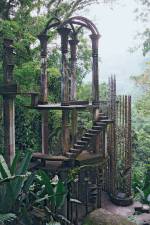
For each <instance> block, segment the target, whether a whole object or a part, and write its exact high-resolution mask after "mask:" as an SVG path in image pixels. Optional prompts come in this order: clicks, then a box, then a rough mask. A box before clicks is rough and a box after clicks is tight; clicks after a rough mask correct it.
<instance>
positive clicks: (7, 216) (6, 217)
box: [0, 213, 16, 224]
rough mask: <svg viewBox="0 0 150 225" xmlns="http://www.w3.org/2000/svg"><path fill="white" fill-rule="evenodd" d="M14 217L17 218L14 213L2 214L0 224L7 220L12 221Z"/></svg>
mask: <svg viewBox="0 0 150 225" xmlns="http://www.w3.org/2000/svg"><path fill="white" fill-rule="evenodd" d="M14 219H16V215H15V214H13V213H5V214H0V224H4V223H5V222H11V221H13V220H14Z"/></svg>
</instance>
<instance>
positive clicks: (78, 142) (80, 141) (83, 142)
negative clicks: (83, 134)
mask: <svg viewBox="0 0 150 225" xmlns="http://www.w3.org/2000/svg"><path fill="white" fill-rule="evenodd" d="M87 143H88V142H87V141H83V140H78V141H77V144H79V145H80V144H81V145H86V144H87Z"/></svg>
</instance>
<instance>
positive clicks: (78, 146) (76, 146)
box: [74, 144, 85, 149]
mask: <svg viewBox="0 0 150 225" xmlns="http://www.w3.org/2000/svg"><path fill="white" fill-rule="evenodd" d="M84 146H85V145H84V144H82V145H81V144H80V145H79V144H74V148H76V149H83V147H84Z"/></svg>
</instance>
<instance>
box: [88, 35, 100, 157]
mask: <svg viewBox="0 0 150 225" xmlns="http://www.w3.org/2000/svg"><path fill="white" fill-rule="evenodd" d="M90 38H91V40H92V58H93V61H92V104H93V106H94V108H93V121H95V120H96V119H97V116H98V113H99V71H98V41H99V38H100V35H96V34H92V35H90ZM94 151H95V152H96V153H99V151H100V135H97V136H96V140H95V145H94Z"/></svg>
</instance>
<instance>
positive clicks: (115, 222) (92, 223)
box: [83, 209, 136, 225]
mask: <svg viewBox="0 0 150 225" xmlns="http://www.w3.org/2000/svg"><path fill="white" fill-rule="evenodd" d="M83 225H136V224H135V223H133V222H130V221H129V220H127V219H126V218H125V217H123V216H119V215H116V214H112V213H111V212H108V211H107V210H105V209H97V210H95V211H93V212H91V213H90V214H89V215H88V216H87V217H86V218H85V220H84V223H83Z"/></svg>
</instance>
